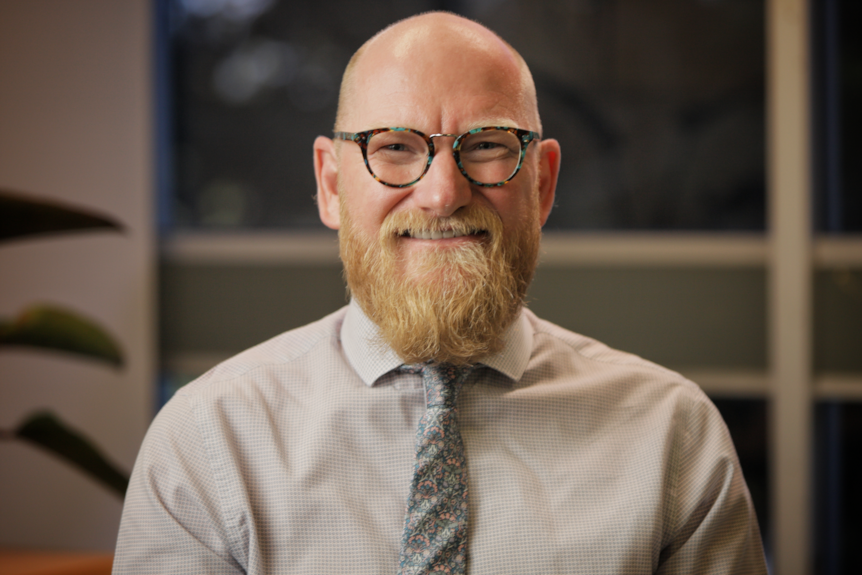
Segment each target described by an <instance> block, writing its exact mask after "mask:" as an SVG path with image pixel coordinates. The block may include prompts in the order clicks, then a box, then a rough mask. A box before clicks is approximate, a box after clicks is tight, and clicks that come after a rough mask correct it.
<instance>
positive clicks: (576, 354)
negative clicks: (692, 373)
mask: <svg viewBox="0 0 862 575" xmlns="http://www.w3.org/2000/svg"><path fill="white" fill-rule="evenodd" d="M524 313H525V315H526V317H527V319H528V321H529V322H530V325H531V326H532V328H533V352H532V362H534V363H538V364H540V365H546V366H547V365H550V366H557V369H556V371H559V370H567V369H568V370H570V371H571V372H572V373H573V374H575V373H577V374H579V375H588V374H591V373H601V372H605V373H606V374H608V375H613V376H615V377H617V378H624V379H627V380H629V379H632V378H633V379H634V380H643V381H649V382H654V383H658V382H664V383H666V384H670V385H679V386H682V387H685V388H690V389H691V391H694V392H700V388H699V387H698V386H697V385H696V384H694V383H693V382H691V381H689V380H688V379H686V378H685V377H683V376H682V375H680V374H679V373H677V372H675V371H673V370H671V369H668V368H665V367H662V366H661V365H658V364H656V363H653V362H651V361H649V360H646V359H644V358H642V357H640V356H637V355H635V354H633V353H628V352H625V351H621V350H618V349H614V348H612V347H610V346H608V345H606V344H604V343H602V342H600V341H598V340H595V339H593V338H591V337H588V336H585V335H581V334H579V333H575V332H573V331H570V330H568V329H565V328H563V327H560V326H558V325H556V324H554V323H551V322H549V321H546V320H543V319H540V318H538V317H537V316H536V315H535V314H534V313H533V312H531V311H529V310H524Z"/></svg>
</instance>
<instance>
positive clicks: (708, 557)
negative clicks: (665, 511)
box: [657, 397, 767, 575]
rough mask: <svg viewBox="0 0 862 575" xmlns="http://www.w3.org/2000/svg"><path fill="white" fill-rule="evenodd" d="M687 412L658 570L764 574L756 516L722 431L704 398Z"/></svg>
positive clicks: (667, 574) (730, 446)
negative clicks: (669, 524) (668, 528)
mask: <svg viewBox="0 0 862 575" xmlns="http://www.w3.org/2000/svg"><path fill="white" fill-rule="evenodd" d="M686 413H687V416H686V421H685V422H684V424H683V426H682V437H681V441H680V444H679V447H678V457H677V458H675V464H676V466H677V473H676V474H675V475H676V485H675V488H674V496H673V497H672V499H671V501H672V502H673V503H672V505H673V512H672V517H673V518H674V521H673V522H672V528H671V532H670V534H669V537H670V542H669V543H668V544H667V545H665V547H664V548H663V550H662V552H661V555H660V559H659V569H658V571H657V572H658V573H661V574H664V575H669V574H684V573H698V574H718V573H722V574H731V573H732V574H740V575H747V574H757V575H760V574H763V575H766V573H767V569H766V562H765V560H764V556H763V546H762V543H761V538H760V529H759V528H758V525H757V516H756V515H755V512H754V506H753V505H752V502H751V497H750V495H749V493H748V487H747V486H746V484H745V480H744V479H743V476H742V470H741V468H740V465H739V460H738V458H737V456H736V451H735V449H734V447H733V442H732V441H731V439H730V434H729V433H728V431H727V427H726V426H725V424H724V421H723V420H722V418H721V415H720V414H719V413H718V410H717V409H716V408H715V406H714V405H712V403H711V402H710V401H709V400H708V399H706V398H705V397H704V398H703V400H702V401H695V402H694V403H693V406H691V409H688V410H686Z"/></svg>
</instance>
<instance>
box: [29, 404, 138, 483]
mask: <svg viewBox="0 0 862 575" xmlns="http://www.w3.org/2000/svg"><path fill="white" fill-rule="evenodd" d="M15 436H16V437H18V438H19V439H23V440H25V441H29V442H31V443H35V444H36V445H38V446H39V447H42V448H44V449H47V450H48V451H50V452H52V453H54V454H55V455H58V456H60V457H62V458H63V459H65V460H66V461H67V462H69V463H71V464H73V465H75V466H76V467H78V468H79V469H80V470H81V471H83V472H85V473H87V474H89V475H90V476H91V477H92V478H94V479H96V480H97V481H100V482H101V483H102V484H103V485H105V486H106V487H108V488H109V489H111V490H112V491H114V492H115V493H116V494H117V495H119V496H120V497H124V496H125V494H126V488H127V487H128V486H129V476H128V474H126V473H123V472H122V471H120V470H119V469H118V468H117V467H116V466H115V465H114V464H112V463H111V462H109V461H108V460H107V459H105V457H104V456H103V455H102V454H101V452H100V451H99V450H98V449H97V448H96V447H95V445H93V443H92V442H90V441H89V440H88V439H87V438H86V437H84V436H83V435H81V434H80V433H78V432H77V431H75V430H73V429H70V428H69V427H66V426H65V425H64V424H63V422H61V421H60V420H59V419H58V418H57V417H56V416H54V415H53V414H52V413H50V412H39V413H35V414H33V415H31V416H30V417H29V418H28V419H27V420H26V421H25V422H24V423H23V424H21V425H20V426H19V427H18V429H16V430H15Z"/></svg>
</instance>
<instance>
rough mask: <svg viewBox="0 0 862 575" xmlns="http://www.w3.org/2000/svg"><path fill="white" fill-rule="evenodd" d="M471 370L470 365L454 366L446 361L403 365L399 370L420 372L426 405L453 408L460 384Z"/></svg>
mask: <svg viewBox="0 0 862 575" xmlns="http://www.w3.org/2000/svg"><path fill="white" fill-rule="evenodd" d="M472 370H473V366H472V365H468V366H464V367H456V366H454V365H451V364H448V363H426V364H413V365H404V366H402V367H401V371H405V372H407V373H421V374H422V384H423V385H424V386H425V404H426V407H445V408H448V409H454V408H455V404H456V403H457V401H458V393H459V392H460V391H461V386H462V385H463V384H464V381H465V380H466V379H467V376H468V375H470V372H471V371H472Z"/></svg>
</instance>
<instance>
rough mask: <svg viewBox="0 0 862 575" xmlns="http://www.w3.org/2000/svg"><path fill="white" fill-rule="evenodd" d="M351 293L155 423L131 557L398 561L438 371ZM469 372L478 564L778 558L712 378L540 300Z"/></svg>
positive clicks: (356, 564) (380, 566) (185, 562)
mask: <svg viewBox="0 0 862 575" xmlns="http://www.w3.org/2000/svg"><path fill="white" fill-rule="evenodd" d="M375 334H376V326H375V325H374V324H373V323H372V322H371V321H370V320H368V318H367V317H366V316H365V315H364V314H363V313H362V311H361V309H360V308H359V307H358V306H357V305H355V304H351V305H350V306H347V307H346V308H343V309H341V310H339V311H338V312H336V313H334V314H332V315H330V316H327V317H325V318H323V319H322V320H320V321H318V322H316V323H313V324H310V325H308V326H305V327H302V328H300V329H297V330H293V331H289V332H287V333H284V334H282V335H280V336H277V337H275V338H273V339H272V340H270V341H267V342H265V343H263V344H261V345H259V346H257V347H254V348H252V349H250V350H248V351H246V352H244V353H242V354H240V355H238V356H236V357H234V358H233V359H231V360H228V361H226V362H224V363H222V364H221V365H219V366H217V367H215V368H214V369H212V370H211V371H209V372H208V373H206V374H205V375H204V376H202V377H201V378H200V379H198V380H196V381H195V382H193V383H191V384H189V385H188V386H186V387H184V388H183V389H181V390H180V391H179V392H178V393H177V394H176V396H175V397H174V398H173V399H172V400H171V401H170V402H169V403H168V404H167V405H166V406H165V408H164V409H163V410H162V411H161V412H160V413H159V415H158V416H157V418H156V420H155V421H154V422H153V424H152V427H151V428H150V430H149V432H148V434H147V437H146V439H145V441H144V444H143V446H142V448H141V452H140V455H139V456H138V461H137V463H136V464H135V469H134V473H133V474H132V482H131V485H130V488H129V492H128V495H127V497H126V504H125V508H124V510H123V519H122V524H121V527H120V534H119V541H118V544H117V555H116V559H115V563H114V573H115V574H117V573H130V574H131V573H134V574H147V573H152V574H159V575H165V574H169V573H177V574H179V573H182V574H203V573H224V574H227V573H231V574H233V573H254V574H279V575H284V574H290V573H297V574H302V575H349V574H357V575H359V574H367V575H394V574H395V573H396V571H397V566H398V552H399V544H400V541H401V534H402V530H403V527H404V524H403V523H404V510H405V505H406V501H407V494H408V493H407V492H408V487H409V484H410V478H411V473H412V469H413V458H414V441H415V431H416V425H417V423H418V421H419V418H420V417H421V415H422V413H423V411H424V409H425V406H424V394H423V391H422V389H421V386H422V383H421V376H420V375H412V374H407V373H397V372H394V371H393V369H394V368H396V367H398V366H399V365H400V363H401V362H400V361H399V359H398V358H397V357H396V356H395V355H394V353H393V352H392V351H391V350H390V349H388V348H386V347H382V346H380V345H379V344H378V343H376V339H375ZM482 363H483V364H484V366H485V367H481V368H479V369H477V370H475V371H474V372H473V374H472V375H471V376H470V378H469V379H468V380H467V382H466V383H465V385H464V389H463V391H462V393H461V396H460V398H459V403H458V405H459V411H460V415H459V421H460V427H461V433H462V435H463V438H464V443H465V448H466V451H467V462H468V474H469V489H470V523H469V534H468V536H469V540H468V545H469V550H470V562H469V565H468V573H469V574H470V575H504V574H513V575H514V574H518V575H526V574H536V575H554V574H571V573H579V574H589V575H597V574H605V573H606V574H614V575H621V574H641V573H678V574H685V575H690V574H705V573H733V574H748V573H751V574H754V573H757V574H765V573H766V567H765V565H764V560H763V552H762V548H761V542H760V534H759V531H758V528H757V523H756V519H755V515H754V511H753V508H752V506H751V500H750V498H749V495H748V490H747V488H746V486H745V482H744V480H743V478H742V474H741V472H740V468H739V462H738V461H737V457H736V453H735V452H734V449H733V445H732V444H731V441H730V438H729V436H728V433H727V430H726V428H725V426H724V423H723V422H722V420H721V417H720V416H719V414H718V412H717V411H716V409H715V407H713V405H712V404H711V403H710V402H709V400H708V399H707V398H706V397H705V396H704V394H703V393H702V392H701V391H700V389H699V388H698V387H697V386H696V385H694V384H693V383H691V382H689V381H687V380H685V379H684V378H682V377H681V376H680V375H678V374H676V373H673V372H671V371H668V370H666V369H663V368H661V367H658V366H656V365H654V364H652V363H649V362H647V361H644V360H642V359H640V358H638V357H635V356H632V355H629V354H625V353H622V352H619V351H615V350H612V349H609V348H608V347H606V346H604V345H602V344H600V343H598V342H596V341H594V340H591V339H589V338H586V337H583V336H581V335H577V334H574V333H571V332H569V331H566V330H564V329H562V328H560V327H557V326H555V325H553V324H550V323H548V322H545V321H542V320H540V319H538V318H536V316H535V315H534V314H533V313H531V312H530V311H528V310H524V311H523V312H522V314H521V316H520V318H519V319H518V320H517V321H516V322H515V324H514V325H513V326H512V327H511V328H510V329H509V331H508V333H507V338H506V346H505V349H504V350H503V351H502V352H501V353H499V354H497V355H494V356H493V357H488V358H487V359H486V360H485V361H483V362H482Z"/></svg>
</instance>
